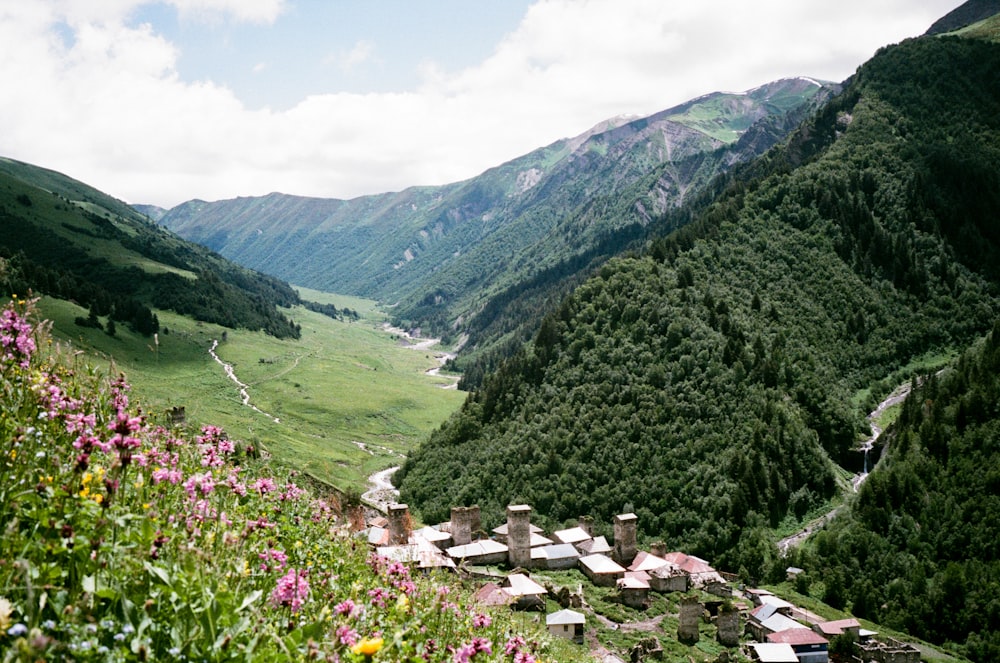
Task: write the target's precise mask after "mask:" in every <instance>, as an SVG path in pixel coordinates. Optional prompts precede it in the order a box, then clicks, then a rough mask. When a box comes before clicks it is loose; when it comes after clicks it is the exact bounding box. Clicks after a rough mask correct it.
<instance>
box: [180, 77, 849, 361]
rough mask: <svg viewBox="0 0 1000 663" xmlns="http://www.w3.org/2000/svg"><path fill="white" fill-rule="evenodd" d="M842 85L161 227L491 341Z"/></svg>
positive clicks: (253, 201)
mask: <svg viewBox="0 0 1000 663" xmlns="http://www.w3.org/2000/svg"><path fill="white" fill-rule="evenodd" d="M830 93H831V88H830V87H829V86H826V85H825V84H821V83H818V82H816V81H812V80H809V79H788V80H782V81H776V82H774V83H771V84H768V85H765V86H761V87H760V88H757V89H754V90H751V91H749V92H747V93H745V94H730V93H725V94H724V93H715V94H711V95H706V96H705V97H702V98H699V99H696V100H693V101H691V102H688V103H686V104H683V105H681V106H678V107H676V108H673V109H670V110H667V111H663V112H661V113H658V114H656V115H653V116H650V117H646V118H641V119H633V120H630V121H627V120H624V119H616V120H613V121H609V122H605V123H602V124H601V125H599V126H597V127H594V128H593V129H591V130H590V131H588V132H586V133H584V134H582V135H580V136H577V137H575V138H572V139H566V140H561V141H558V142H556V143H553V144H552V145H549V146H547V147H544V148H541V149H539V150H536V151H534V152H532V153H530V154H527V155H525V156H523V157H520V158H518V159H515V160H513V161H511V162H508V163H506V164H503V165H501V166H498V167H496V168H492V169H490V170H488V171H486V172H484V173H483V174H482V175H479V176H477V177H475V178H473V179H470V180H467V181H465V182H459V183H456V184H450V185H446V186H441V187H414V188H410V189H407V190H405V191H402V192H399V193H387V194H381V195H377V196H365V197H361V198H356V199H353V200H346V201H345V200H331V199H317V198H302V197H296V196H287V195H282V194H271V195H268V196H264V197H262V198H239V199H236V200H228V201H220V202H215V203H207V202H204V201H191V202H188V203H185V204H183V205H180V206H178V207H176V208H174V209H172V210H169V211H168V212H167V213H166V214H165V215H163V216H162V218H161V219H160V223H162V224H163V225H165V226H167V227H168V228H171V229H172V230H175V231H176V232H178V233H179V234H181V235H182V236H184V237H186V238H188V239H190V240H193V241H197V242H199V243H202V244H204V245H206V246H208V247H210V248H212V249H214V250H217V251H219V252H220V253H221V254H223V255H225V256H227V257H228V258H231V259H233V260H235V261H237V262H240V263H241V264H245V265H248V266H250V267H253V268H256V269H261V270H265V271H267V272H269V273H271V274H275V275H277V276H279V277H281V278H285V279H288V280H291V281H294V282H296V283H301V284H302V285H307V286H310V287H316V288H320V289H325V290H329V291H333V292H342V293H348V294H357V295H362V296H366V297H371V298H375V299H379V300H381V301H383V302H385V303H388V304H398V306H397V307H396V308H395V309H394V311H393V313H394V315H395V316H396V318H397V321H398V322H399V323H400V324H401V325H403V326H406V327H410V328H422V329H424V330H425V331H428V332H433V333H436V334H441V335H444V336H446V337H448V336H456V337H457V336H458V335H459V334H462V333H469V334H470V335H471V336H472V337H473V338H472V340H471V343H470V347H471V346H473V345H476V344H477V343H480V342H482V343H484V344H490V343H493V342H495V341H496V340H497V339H501V338H503V337H504V335H506V334H509V333H510V331H511V330H510V329H509V328H508V327H507V326H504V325H503V324H501V325H500V327H499V328H490V326H491V325H492V324H494V323H495V322H496V321H497V319H498V318H503V317H506V316H507V313H506V310H507V309H505V307H504V305H499V306H497V305H493V306H492V307H489V306H487V305H486V302H487V301H489V300H490V299H491V298H493V297H494V296H495V295H498V294H500V295H501V300H502V301H506V300H508V299H510V298H511V295H510V293H511V291H514V292H517V291H518V290H519V286H520V285H521V284H523V283H525V282H527V281H529V280H531V279H534V283H535V285H536V287H537V286H538V284H539V283H541V284H547V283H548V281H549V280H550V279H551V278H553V274H557V275H558V276H559V278H561V277H562V276H564V275H565V274H567V273H573V272H575V271H577V270H579V269H581V268H582V267H585V266H587V265H590V264H591V263H592V262H593V261H594V259H595V257H596V256H598V255H599V256H603V257H607V256H608V255H611V254H612V253H614V252H617V251H618V250H619V249H620V246H621V245H622V244H623V243H625V242H628V241H631V240H634V239H635V236H636V232H637V229H641V228H642V227H644V226H645V225H647V224H648V223H649V222H650V220H651V219H655V218H658V217H659V216H660V215H661V214H662V213H663V212H664V211H665V210H667V209H671V208H673V207H675V206H676V205H678V204H679V203H680V202H682V201H683V200H684V199H685V198H686V197H687V196H689V195H690V194H691V193H692V192H693V191H695V190H697V189H698V188H699V187H700V186H701V185H702V184H704V183H705V182H707V181H708V180H709V179H711V177H713V176H714V175H715V174H716V173H718V172H720V171H722V170H725V169H726V168H728V167H729V166H731V165H732V164H733V163H736V162H739V161H743V160H746V159H748V158H751V157H753V156H756V155H757V154H760V153H761V152H763V151H764V150H765V149H767V148H768V147H770V146H771V145H773V144H774V143H775V142H776V141H777V140H779V139H780V138H781V137H782V136H784V135H785V134H786V133H787V131H789V130H790V129H791V128H792V126H794V124H795V123H797V122H798V121H799V120H800V119H801V117H802V116H803V114H804V113H805V112H806V109H809V108H814V107H815V104H817V103H819V102H820V101H822V100H824V99H826V98H828V96H829V95H830ZM625 228H631V231H628V232H623V229H625ZM596 247H602V248H596ZM528 308H531V307H528ZM484 309H485V310H486V312H487V316H488V317H487V319H485V320H478V321H476V320H475V318H476V316H477V315H478V314H479V312H480V311H482V310H484ZM489 316H492V317H489ZM521 322H523V319H521V318H520V317H516V318H515V325H516V324H520V323H521ZM536 324H537V321H536Z"/></svg>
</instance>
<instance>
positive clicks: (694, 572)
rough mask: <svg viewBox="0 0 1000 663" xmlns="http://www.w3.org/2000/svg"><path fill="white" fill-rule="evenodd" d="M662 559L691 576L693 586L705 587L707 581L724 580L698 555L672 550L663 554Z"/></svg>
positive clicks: (722, 581)
mask: <svg viewBox="0 0 1000 663" xmlns="http://www.w3.org/2000/svg"><path fill="white" fill-rule="evenodd" d="M663 559H665V560H667V561H668V562H670V563H671V564H673V565H674V566H676V567H677V568H679V569H681V570H682V571H684V573H686V574H688V575H689V576H691V584H692V585H694V586H695V587H705V586H706V585H708V584H709V583H725V582H726V581H725V579H724V578H723V577H722V576H721V575H720V574H719V572H718V571H716V570H715V569H713V568H712V567H711V566H710V565H709V563H708V562H706V561H705V560H703V559H701V558H700V557H695V556H694V555H687V554H685V553H682V552H672V553H667V554H666V555H664V556H663Z"/></svg>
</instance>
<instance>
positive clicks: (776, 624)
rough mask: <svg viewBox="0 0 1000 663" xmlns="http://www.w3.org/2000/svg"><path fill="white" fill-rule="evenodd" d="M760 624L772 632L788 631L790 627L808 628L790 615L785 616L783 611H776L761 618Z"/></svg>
mask: <svg viewBox="0 0 1000 663" xmlns="http://www.w3.org/2000/svg"><path fill="white" fill-rule="evenodd" d="M760 625H761V626H763V627H764V628H766V629H767V630H769V631H771V632H772V633H777V632H779V631H787V630H788V629H790V628H808V627H807V626H803V625H802V624H800V623H798V622H797V621H795V620H794V619H792V618H790V617H785V616H784V615H782V614H781V613H775V614H773V615H771V616H770V617H768V618H767V619H764V620H761V622H760Z"/></svg>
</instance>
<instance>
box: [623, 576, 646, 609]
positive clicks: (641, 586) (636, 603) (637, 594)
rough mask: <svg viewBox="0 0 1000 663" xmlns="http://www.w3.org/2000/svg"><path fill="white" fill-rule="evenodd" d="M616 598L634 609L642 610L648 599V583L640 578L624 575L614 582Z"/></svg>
mask: <svg viewBox="0 0 1000 663" xmlns="http://www.w3.org/2000/svg"><path fill="white" fill-rule="evenodd" d="M616 586H617V587H618V600H620V601H621V602H622V604H623V605H627V606H628V607H630V608H635V609H636V610H643V609H645V608H646V605H647V603H648V601H649V583H648V582H646V581H645V580H642V579H641V578H637V577H635V576H629V575H626V576H625V577H624V578H622V579H621V580H619V581H618V582H617V583H616Z"/></svg>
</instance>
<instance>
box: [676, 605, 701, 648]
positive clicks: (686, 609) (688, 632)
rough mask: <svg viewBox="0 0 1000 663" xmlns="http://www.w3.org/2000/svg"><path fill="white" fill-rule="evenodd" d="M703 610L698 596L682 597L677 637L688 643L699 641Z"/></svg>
mask: <svg viewBox="0 0 1000 663" xmlns="http://www.w3.org/2000/svg"><path fill="white" fill-rule="evenodd" d="M702 610H703V608H702V607H701V603H699V602H698V597H697V596H684V597H681V605H680V618H679V620H678V622H677V639H678V640H680V641H681V642H683V643H684V644H686V645H690V644H694V643H696V642H698V620H699V619H701V613H702Z"/></svg>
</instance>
